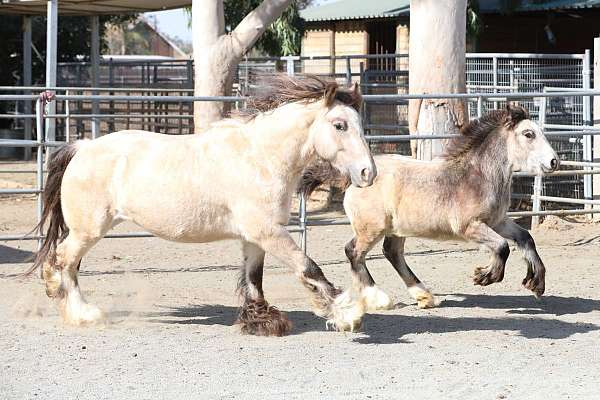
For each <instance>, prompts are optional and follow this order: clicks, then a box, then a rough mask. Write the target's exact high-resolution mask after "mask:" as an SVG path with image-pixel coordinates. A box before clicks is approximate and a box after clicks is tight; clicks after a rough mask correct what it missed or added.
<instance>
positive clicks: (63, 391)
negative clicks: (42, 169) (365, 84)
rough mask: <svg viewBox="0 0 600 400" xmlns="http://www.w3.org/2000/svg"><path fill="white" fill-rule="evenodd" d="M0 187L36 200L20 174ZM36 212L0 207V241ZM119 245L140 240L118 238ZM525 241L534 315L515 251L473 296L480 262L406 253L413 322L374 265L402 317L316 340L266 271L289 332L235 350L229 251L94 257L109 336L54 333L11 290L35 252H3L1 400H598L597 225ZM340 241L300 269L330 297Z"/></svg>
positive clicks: (319, 236)
mask: <svg viewBox="0 0 600 400" xmlns="http://www.w3.org/2000/svg"><path fill="white" fill-rule="evenodd" d="M6 168H15V167H14V166H11V165H8V166H7V165H0V169H6ZM17 175H19V176H18V177H17ZM0 178H2V179H9V178H10V179H9V180H11V182H15V181H18V182H20V183H21V184H22V185H24V187H27V185H30V184H32V182H31V181H30V180H31V176H29V177H26V174H11V175H10V176H9V178H7V175H6V174H5V175H0ZM0 183H1V182H0ZM34 211H35V202H34V201H33V199H31V198H24V199H23V198H8V199H6V198H4V199H0V234H9V233H11V234H12V233H25V232H27V231H28V230H29V229H31V227H32V226H33V225H34V215H35V212H34ZM127 230H131V231H134V230H135V231H137V230H139V229H138V228H135V227H132V226H125V225H123V226H120V227H119V231H127ZM533 236H534V238H535V239H536V241H537V243H538V249H539V252H540V254H541V256H542V259H543V260H544V261H545V264H546V267H547V269H548V273H547V281H546V295H545V296H544V297H543V298H542V299H541V300H539V301H538V300H536V299H535V298H534V297H533V296H531V295H530V294H529V292H527V291H526V290H525V289H523V288H522V287H521V285H520V282H521V280H522V278H523V277H524V275H525V266H524V263H523V262H522V260H521V257H520V253H519V251H518V250H514V251H513V252H512V253H511V257H510V258H509V262H508V265H507V271H506V276H505V278H504V282H502V283H500V284H495V285H492V286H489V287H486V288H481V287H478V286H473V284H472V282H471V278H470V276H471V274H472V271H473V269H474V267H475V266H478V265H484V264H485V263H486V262H487V259H488V255H487V254H486V252H485V251H480V250H478V249H477V247H476V246H473V245H469V244H464V243H453V242H446V243H436V242H431V241H425V240H419V239H411V240H408V241H407V252H408V257H407V259H408V262H409V263H410V264H411V267H412V268H413V270H414V271H415V272H416V273H417V275H418V276H419V277H420V278H421V279H422V280H423V281H424V282H425V283H426V284H427V285H428V286H430V287H431V288H432V290H433V292H434V293H435V294H436V296H437V301H438V302H439V306H438V307H437V308H434V309H431V310H420V309H418V308H417V307H416V306H415V304H414V302H413V301H412V299H411V298H410V297H409V295H408V293H407V292H406V290H405V288H404V286H403V284H402V282H401V280H400V278H399V277H398V276H396V274H395V272H394V271H393V269H392V268H391V266H390V265H389V264H388V263H387V262H386V261H385V259H384V258H383V256H382V254H381V250H380V248H377V249H375V250H373V252H372V253H371V257H370V259H369V261H368V264H369V267H370V269H371V271H372V273H373V275H374V278H375V280H376V281H377V282H378V283H379V285H380V287H381V288H383V289H384V290H385V291H386V292H388V293H389V294H390V295H391V296H392V297H393V298H394V300H395V301H397V302H398V305H397V307H396V309H394V310H391V311H385V312H378V313H375V314H371V315H368V316H367V317H366V319H365V321H364V326H363V328H362V331H361V332H358V333H339V332H331V331H327V330H326V329H325V322H324V321H323V320H322V319H320V318H318V317H316V316H314V315H313V314H312V313H311V312H310V307H309V303H308V298H307V293H306V292H305V291H304V289H303V288H302V286H301V285H300V284H299V283H298V282H297V281H296V279H295V277H294V276H293V274H292V273H291V272H290V271H288V270H287V269H286V268H284V267H283V266H282V264H281V263H280V262H278V261H277V260H275V259H272V258H269V257H267V260H266V270H265V285H264V286H265V292H266V295H267V298H268V299H269V300H270V302H271V303H272V304H275V305H277V306H278V307H280V308H281V309H282V310H284V311H287V312H288V313H289V317H290V318H291V320H292V321H293V323H294V331H293V333H292V334H291V335H290V336H287V337H283V338H264V337H249V336H242V335H240V334H239V333H238V332H237V329H236V327H234V326H232V324H233V322H234V320H235V317H236V307H237V305H238V300H237V298H236V296H235V294H234V289H235V284H236V278H237V269H238V264H239V263H240V258H241V257H240V248H239V247H240V246H239V245H238V244H237V243H235V242H220V243H214V244H202V245H182V244H175V243H170V242H166V241H162V240H160V239H154V238H148V239H105V240H103V241H101V242H100V243H99V244H98V245H97V246H96V247H95V248H94V249H93V250H92V251H91V252H90V254H89V255H88V256H87V257H86V258H85V259H84V262H83V264H82V273H81V279H80V283H81V285H82V288H83V290H84V293H85V295H86V296H87V298H88V300H90V301H91V302H93V303H95V304H96V305H98V306H100V307H101V308H103V309H104V310H105V311H106V312H107V313H108V315H109V320H108V322H107V324H106V325H104V326H101V327H89V328H72V327H68V326H65V325H63V323H62V322H61V320H60V318H59V316H58V312H57V309H56V307H55V305H54V304H53V303H52V302H51V301H50V300H49V299H48V298H46V296H45V293H44V289H43V285H42V282H41V281H40V280H39V279H38V278H37V277H31V278H20V277H17V275H18V274H19V273H20V272H22V271H23V270H24V269H26V268H27V266H28V265H29V264H28V262H27V261H26V260H27V259H28V258H29V257H30V256H31V255H32V250H33V249H34V243H32V242H3V243H0V288H1V289H2V296H0V398H2V399H32V398H55V399H75V398H77V399H106V398H111V399H130V398H136V399H161V398H176V399H188V398H189V399H192V398H194V399H196V398H202V399H205V398H223V399H233V398H236V399H238V398H240V399H244V398H262V399H279V398H284V397H285V398H287V399H292V398H303V399H304V398H352V399H354V398H358V399H389V398H411V399H413V398H428V399H432V398H433V399H435V398H448V399H450V398H461V399H556V398H561V399H571V398H572V399H597V398H598V396H599V395H598V393H600V277H599V276H600V275H599V274H598V270H599V267H600V223H573V222H569V221H565V220H560V219H552V220H549V221H547V222H546V223H545V224H544V225H542V227H541V228H539V229H538V230H537V231H536V232H534V233H533ZM349 237H350V229H349V227H347V226H336V227H318V228H312V229H311V231H310V233H309V242H308V245H309V253H310V255H311V256H312V257H313V258H314V259H315V260H316V261H317V262H318V263H319V264H320V265H321V266H322V268H323V270H324V271H325V273H326V275H327V276H328V277H329V278H330V279H331V280H333V281H334V282H335V283H336V284H338V285H340V286H346V285H348V283H349V265H348V263H347V262H346V260H345V257H344V254H343V245H344V243H345V242H346V241H347V240H348V239H349Z"/></svg>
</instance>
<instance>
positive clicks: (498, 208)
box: [302, 106, 559, 320]
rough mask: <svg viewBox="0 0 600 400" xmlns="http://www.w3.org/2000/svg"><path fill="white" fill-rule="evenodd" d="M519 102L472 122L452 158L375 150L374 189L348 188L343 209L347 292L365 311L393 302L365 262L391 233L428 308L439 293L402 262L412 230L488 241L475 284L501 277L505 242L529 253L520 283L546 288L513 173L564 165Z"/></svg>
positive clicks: (391, 248) (391, 251) (327, 173)
mask: <svg viewBox="0 0 600 400" xmlns="http://www.w3.org/2000/svg"><path fill="white" fill-rule="evenodd" d="M528 118H529V117H528V115H527V113H526V111H525V110H523V109H522V108H520V107H512V106H511V107H508V108H507V109H506V110H504V111H493V112H491V113H489V114H487V115H485V116H484V117H482V118H480V119H479V120H475V121H472V122H471V123H470V124H469V125H468V126H466V127H465V128H464V129H463V131H462V136H460V137H457V138H455V139H453V140H452V141H450V143H449V144H448V146H447V149H446V152H447V154H446V155H445V157H443V158H441V159H438V160H434V161H431V162H425V161H417V160H414V159H412V158H409V157H401V156H393V155H392V156H390V155H382V156H377V157H375V162H376V165H377V169H378V176H377V179H376V180H375V182H374V184H373V185H372V186H370V187H368V188H362V189H361V188H354V187H351V188H349V189H348V190H347V191H346V193H345V198H344V209H345V211H346V214H347V216H348V218H349V219H350V222H351V224H352V230H353V232H354V235H355V236H354V238H353V239H352V240H351V241H350V242H349V243H348V244H347V245H346V249H345V250H346V255H347V256H348V259H349V260H350V262H351V266H352V275H353V281H354V286H353V289H352V290H350V291H348V292H346V293H344V296H347V297H348V298H350V299H352V301H356V315H357V317H356V318H354V319H355V320H356V319H359V317H358V315H359V314H360V313H361V312H362V311H363V309H364V308H365V307H364V305H365V304H366V308H367V309H386V308H389V307H392V305H393V303H392V300H391V299H390V297H389V296H388V295H387V294H386V293H384V292H383V291H381V290H379V289H378V288H377V286H376V285H375V281H374V280H373V278H372V277H371V274H370V273H369V271H368V270H367V267H366V264H365V256H366V254H367V253H368V252H369V251H370V250H371V249H372V248H373V246H375V244H377V242H379V241H380V240H381V239H382V238H385V240H384V243H383V254H384V255H385V257H386V258H387V260H388V261H389V262H390V263H391V264H392V266H393V267H394V268H395V269H396V270H397V272H398V274H399V275H400V276H401V277H402V279H403V280H404V283H405V284H406V286H407V287H408V291H409V293H410V294H411V296H412V297H413V298H415V299H416V300H417V303H418V306H419V307H421V308H426V307H433V306H434V304H435V302H434V297H433V295H432V294H431V292H430V291H429V289H427V288H426V287H425V286H424V285H423V284H422V283H421V281H420V280H419V278H417V277H416V275H415V274H414V273H413V272H412V271H411V269H410V268H409V267H408V265H407V263H406V260H405V259H404V241H405V238H406V237H426V238H431V239H438V240H447V239H459V240H466V241H471V242H475V243H479V244H482V245H484V246H486V247H488V248H489V249H490V250H491V252H492V258H491V261H490V264H489V265H488V266H486V267H483V268H477V269H475V274H474V277H473V280H474V282H475V284H477V285H489V284H491V283H494V282H500V281H502V279H503V277H504V266H505V263H506V259H507V258H508V255H509V252H510V250H509V247H508V243H507V241H506V240H507V239H508V240H512V241H515V242H516V243H517V246H518V247H519V248H520V249H521V250H523V252H524V256H525V260H526V262H527V267H528V268H527V275H526V277H525V279H524V280H523V285H524V286H525V287H527V288H528V289H530V290H532V291H533V292H534V294H535V295H536V296H541V295H542V294H543V293H544V276H545V268H544V264H543V263H542V260H541V259H540V257H539V255H538V253H537V251H536V248H535V243H534V241H533V239H532V238H531V235H530V234H529V232H527V230H525V229H523V228H521V227H520V226H518V225H517V224H516V223H515V222H513V220H512V219H510V218H508V217H507V216H506V212H507V210H508V207H509V205H510V192H511V191H510V187H511V178H512V174H513V172H516V171H524V172H529V173H535V174H539V173H543V172H550V171H554V170H556V169H557V168H558V165H559V163H558V160H557V156H556V153H555V152H554V150H553V149H552V147H551V146H550V144H549V143H548V141H547V140H546V137H545V136H544V134H543V133H542V131H541V130H540V128H539V126H538V125H536V124H535V123H534V122H532V121H531V120H529V119H528ZM332 172H333V171H332V170H331V169H330V168H328V165H327V163H321V164H318V167H316V168H310V169H309V170H307V172H306V173H305V176H304V179H303V188H302V189H303V190H304V191H305V192H307V194H308V193H309V192H310V191H311V190H313V189H314V188H315V187H316V186H317V185H318V184H320V183H322V182H323V181H326V180H328V179H330V178H331V177H332Z"/></svg>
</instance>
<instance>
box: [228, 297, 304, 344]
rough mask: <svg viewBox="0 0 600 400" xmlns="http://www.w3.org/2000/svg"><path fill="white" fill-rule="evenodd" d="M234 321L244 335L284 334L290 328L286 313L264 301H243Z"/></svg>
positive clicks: (290, 324)
mask: <svg viewBox="0 0 600 400" xmlns="http://www.w3.org/2000/svg"><path fill="white" fill-rule="evenodd" d="M235 323H236V324H238V325H239V328H240V332H241V333H243V334H245V335H256V336H285V335H287V334H288V333H290V331H291V330H292V322H291V321H290V320H289V319H288V317H287V315H286V314H285V313H283V312H281V311H279V310H278V309H277V308H276V307H274V306H270V305H269V303H267V302H266V301H247V302H246V303H244V305H243V306H242V307H241V308H240V314H239V316H238V319H237V320H236V321H235Z"/></svg>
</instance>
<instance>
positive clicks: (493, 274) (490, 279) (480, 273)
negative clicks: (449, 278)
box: [473, 267, 504, 286]
mask: <svg viewBox="0 0 600 400" xmlns="http://www.w3.org/2000/svg"><path fill="white" fill-rule="evenodd" d="M503 278H504V274H501V273H500V272H498V271H497V270H496V269H495V268H489V267H477V268H475V271H474V272H473V283H474V284H475V285H479V286H487V285H491V284H492V283H498V282H501V281H502V279H503Z"/></svg>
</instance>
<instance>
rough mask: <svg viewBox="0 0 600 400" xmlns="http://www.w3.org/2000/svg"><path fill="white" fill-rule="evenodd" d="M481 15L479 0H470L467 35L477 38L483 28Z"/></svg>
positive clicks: (468, 3) (468, 4)
mask: <svg viewBox="0 0 600 400" xmlns="http://www.w3.org/2000/svg"><path fill="white" fill-rule="evenodd" d="M482 26H483V24H482V22H481V17H480V16H479V0H468V2H467V36H468V37H470V38H477V36H479V34H480V33H481V29H482Z"/></svg>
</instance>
